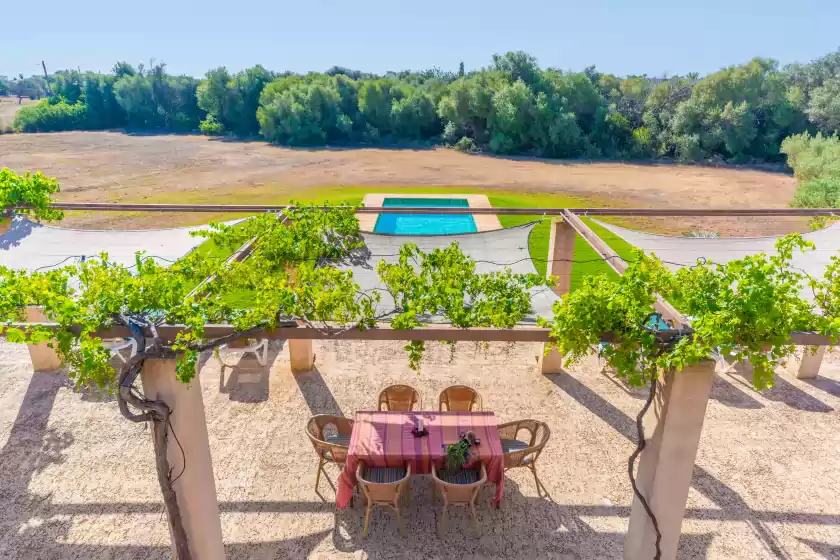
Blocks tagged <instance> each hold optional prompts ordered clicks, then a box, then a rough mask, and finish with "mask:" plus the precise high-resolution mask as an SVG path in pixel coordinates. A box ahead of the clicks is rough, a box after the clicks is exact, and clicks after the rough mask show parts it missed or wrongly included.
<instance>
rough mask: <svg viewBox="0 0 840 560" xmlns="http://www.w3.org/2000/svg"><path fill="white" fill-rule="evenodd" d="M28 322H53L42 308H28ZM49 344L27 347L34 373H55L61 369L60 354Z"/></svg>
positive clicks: (29, 345)
mask: <svg viewBox="0 0 840 560" xmlns="http://www.w3.org/2000/svg"><path fill="white" fill-rule="evenodd" d="M26 321H27V322H29V323H49V322H51V321H50V320H49V319H48V318H47V317H46V316H45V315H44V313H43V311H42V310H41V308H40V307H27V308H26ZM53 342H54V341H53ZM49 344H50V342H39V343H38V344H27V345H26V347H27V349H28V350H29V358H30V359H31V360H32V369H33V370H34V371H55V370H57V369H59V368H60V367H61V360H60V359H59V358H58V354H56V352H55V350H53V349H52V348H50V347H49V346H48V345H49Z"/></svg>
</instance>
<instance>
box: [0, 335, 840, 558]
mask: <svg viewBox="0 0 840 560" xmlns="http://www.w3.org/2000/svg"><path fill="white" fill-rule="evenodd" d="M315 352H316V354H317V361H316V364H317V370H316V371H314V372H311V373H308V374H304V375H298V376H293V375H292V374H291V373H290V372H289V369H288V353H287V351H285V350H283V349H282V348H281V347H280V346H275V347H274V348H273V351H272V356H273V357H276V360H275V362H274V366H273V368H272V369H271V370H270V371H268V370H262V369H261V368H259V366H258V365H257V364H256V362H255V361H252V360H251V359H244V360H241V361H239V362H238V363H237V356H235V355H234V356H228V357H227V358H226V360H227V361H228V362H229V363H231V364H236V365H235V366H234V367H226V368H224V371H223V372H220V369H221V368H220V366H219V364H218V363H217V362H216V361H215V360H214V359H211V360H209V361H208V362H207V363H206V364H205V366H204V368H203V369H202V372H201V377H200V379H201V386H202V391H203V395H204V402H205V407H206V411H207V422H208V426H209V434H210V444H211V450H212V453H213V460H214V466H215V475H216V480H217V489H218V495H219V502H220V506H221V511H222V529H223V533H224V539H225V543H226V547H227V553H228V557H229V558H257V559H269V558H353V559H354V560H355V559H358V558H389V559H390V558H412V559H415V558H441V559H442V558H458V557H460V558H466V559H478V558H538V559H542V558H546V559H547V558H573V559H578V558H593V559H595V558H597V559H601V558H619V557H620V556H621V551H622V543H623V536H624V532H625V531H626V529H627V520H628V516H629V507H630V504H631V495H632V494H631V489H630V485H629V482H628V480H627V474H626V461H627V457H628V455H629V454H630V452H631V451H632V449H633V447H634V445H633V443H632V442H631V438H633V437H634V430H635V428H634V421H633V419H634V416H635V414H636V412H637V411H638V410H639V408H640V407H641V405H642V399H643V396H644V395H643V392H639V391H628V390H627V389H626V388H625V387H624V386H622V385H621V384H619V383H617V382H616V381H614V380H612V379H610V378H609V377H607V376H605V375H601V374H598V373H597V372H596V370H595V368H594V364H583V365H582V366H580V367H577V368H573V369H572V370H571V371H570V373H568V374H559V375H551V376H542V375H540V374H538V372H537V369H536V360H535V356H536V354H537V353H538V352H539V347H537V346H535V345H529V344H520V345H516V346H507V345H491V346H490V348H489V349H488V351H487V353H484V352H483V351H481V350H477V349H476V348H475V347H473V346H472V345H471V344H467V343H462V344H461V345H459V346H458V347H457V350H456V352H455V354H454V360H452V361H450V353H449V349H448V348H445V347H439V346H437V345H435V346H434V347H433V348H431V349H430V351H429V352H428V356H427V358H426V360H425V361H424V363H423V366H422V369H421V372H420V373H419V374H417V373H414V372H411V371H410V370H409V369H408V368H407V363H406V359H405V357H404V355H403V352H402V350H401V349H400V344H397V343H373V342H371V343H361V342H324V343H318V342H316V343H315ZM0 380H2V383H0V446H2V450H0V504H1V505H2V507H1V508H0V558H4V559H5V558H8V559H17V558H21V559H24V558H25V559H29V558H32V559H35V558H37V559H42V558H62V559H63V558H68V559H69V558H85V559H87V558H108V559H117V558H126V559H127V558H131V559H145V558H167V557H168V556H169V547H168V541H169V539H168V531H167V527H166V522H165V518H164V514H163V510H162V505H161V499H160V494H159V491H158V488H157V484H156V481H155V475H154V465H153V457H152V452H151V445H150V441H149V437H150V436H149V432H148V431H147V430H145V429H144V427H143V426H139V425H134V424H131V423H129V422H126V421H125V420H123V419H122V418H121V417H120V416H119V412H118V411H117V407H116V404H115V403H114V402H113V401H108V400H102V399H98V398H96V397H94V396H92V395H89V394H82V393H78V392H74V391H73V390H72V387H70V385H69V384H68V382H67V380H66V379H65V378H64V377H63V376H62V375H61V374H44V373H39V374H35V375H33V374H32V372H31V369H30V366H29V363H28V356H27V353H26V349H25V347H20V346H13V345H9V344H6V343H1V344H0ZM395 382H402V383H409V384H411V385H413V386H415V387H416V388H418V389H419V390H420V391H421V393H422V395H423V398H424V400H425V402H426V403H427V407H431V406H432V404H433V403H435V402H436V399H437V394H438V392H439V391H440V390H441V389H442V388H444V387H446V386H447V385H450V384H453V383H463V384H467V385H471V386H473V387H475V388H477V389H478V390H479V391H480V392H481V393H482V395H483V397H484V403H485V407H486V408H487V409H489V410H493V411H495V412H496V414H497V415H498V417H499V419H500V421H508V420H514V419H517V418H523V417H533V418H537V419H541V420H545V421H546V422H548V424H549V425H550V427H551V429H552V437H551V440H550V441H549V443H548V446H547V447H546V451H545V453H544V454H543V455H542V457H541V458H540V461H539V471H540V476H541V479H542V481H543V483H544V484H545V486H546V487H547V489H548V491H549V493H550V499H547V498H544V499H541V498H539V497H538V496H537V493H536V488H535V486H534V481H533V479H532V478H531V477H530V474H529V473H528V472H527V471H524V472H519V471H511V472H509V473H508V475H507V477H508V478H507V481H506V483H505V496H504V504H503V507H502V509H501V510H493V509H491V508H490V507H489V500H490V494H491V492H489V491H487V492H486V493H485V494H484V496H483V498H482V505H481V507H480V508H479V516H480V522H481V525H482V534H481V536H480V537H479V538H474V537H473V536H472V535H471V533H470V532H469V531H468V529H469V523H468V516H467V515H465V514H464V513H463V512H458V511H457V510H456V513H455V515H453V516H451V517H450V522H449V533H448V536H447V538H445V539H444V540H439V539H438V538H437V536H436V534H435V530H434V524H435V520H436V511H437V509H436V508H435V507H434V506H433V505H432V504H431V501H430V493H429V488H428V481H426V480H422V479H416V480H414V482H413V493H414V499H413V502H412V505H411V506H410V507H409V508H408V512H407V530H408V532H407V535H408V536H407V537H406V538H404V539H403V538H400V537H399V536H398V535H397V532H396V524H395V520H394V518H393V515H392V514H390V513H388V512H387V511H377V512H376V513H375V514H374V517H373V521H372V526H371V534H370V535H369V537H368V538H367V539H363V538H362V536H361V533H362V531H361V528H362V518H363V510H362V508H361V504H360V501H359V500H357V502H356V506H355V507H354V508H348V509H347V510H346V511H344V512H340V513H337V512H336V510H335V506H334V504H333V500H334V496H335V494H334V492H333V490H332V488H330V485H329V483H327V482H325V481H323V480H322V482H321V488H320V496H319V495H317V494H316V493H315V492H314V482H315V467H316V464H317V463H316V458H315V454H314V453H313V451H312V449H311V447H310V445H309V443H308V441H307V440H306V438H305V435H304V431H303V427H304V424H305V422H306V419H307V417H308V416H310V415H311V414H317V413H342V414H345V415H352V414H353V412H354V411H355V410H360V409H369V408H372V407H373V406H374V403H375V399H376V394H377V392H378V391H379V390H380V389H381V388H382V387H384V386H386V385H388V384H391V383H395ZM838 409H840V357H838V356H837V355H835V354H832V355H830V356H829V359H828V361H827V363H826V364H825V365H824V367H823V373H822V375H821V377H820V378H818V379H817V380H814V381H812V382H803V381H798V380H796V379H793V378H792V377H790V376H789V375H787V374H783V375H781V376H780V377H779V379H778V382H777V385H776V387H775V388H774V389H772V390H770V391H765V392H764V393H763V394H759V393H756V392H755V391H753V390H752V389H750V388H749V387H748V386H747V385H746V382H745V381H744V380H743V379H741V378H740V377H737V376H729V375H722V376H720V378H719V379H718V380H717V381H716V383H715V387H714V392H713V400H712V401H711V402H710V404H709V409H708V412H707V418H706V424H705V428H704V434H703V439H702V441H701V445H700V452H699V456H698V460H697V466H696V468H695V473H694V481H693V487H692V490H691V492H690V494H689V500H688V511H687V513H686V520H685V522H684V523H683V531H684V534H683V537H682V539H681V543H680V557H681V558H706V557H708V558H738V559H745V560H748V559H759V558H796V559H800V558H803V559H808V558H813V559H818V558H840V530H838V525H840V456H838V454H837V450H838V449H840V413H838ZM329 472H330V475H331V478H332V479H333V480H335V478H336V475H337V474H338V472H337V470H335V469H334V468H333V469H332V470H330V471H329Z"/></svg>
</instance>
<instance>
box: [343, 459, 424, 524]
mask: <svg viewBox="0 0 840 560" xmlns="http://www.w3.org/2000/svg"><path fill="white" fill-rule="evenodd" d="M356 479H357V480H358V482H359V486H361V487H362V492H363V493H364V496H365V501H366V502H367V509H366V510H365V529H364V532H363V536H365V537H367V534H368V527H369V526H370V514H371V512H373V508H374V507H376V506H386V507H389V508H391V509H393V510H394V511H395V512H397V524H398V528H399V532H400V535H404V534H405V529H404V528H403V520H402V512H401V511H400V498H401V497H402V495H403V494H407V495H408V499H409V500H411V494H410V492H407V491H406V488H408V483H409V481H410V480H411V465H410V464H406V466H405V467H400V468H376V467H370V468H368V467H366V466H365V462H364V461H359V466H358V468H357V469H356Z"/></svg>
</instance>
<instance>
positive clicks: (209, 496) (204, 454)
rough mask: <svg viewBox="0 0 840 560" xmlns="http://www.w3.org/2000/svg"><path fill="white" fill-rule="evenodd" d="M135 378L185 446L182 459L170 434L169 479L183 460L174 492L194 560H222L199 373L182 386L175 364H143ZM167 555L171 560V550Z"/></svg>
mask: <svg viewBox="0 0 840 560" xmlns="http://www.w3.org/2000/svg"><path fill="white" fill-rule="evenodd" d="M140 377H141V379H142V381H143V392H144V394H145V396H146V398H147V399H152V400H161V401H163V402H165V403H166V404H167V406H169V409H170V410H171V411H172V414H171V415H170V417H169V420H170V422H171V424H172V430H173V431H174V434H175V435H176V436H177V437H178V441H179V442H180V443H181V446H182V447H183V448H184V452H183V455H182V454H181V448H180V447H179V446H178V443H177V442H176V441H175V437H174V436H173V434H172V432H170V433H169V445H168V447H167V450H168V458H169V464H170V465H171V467H172V470H173V474H174V476H178V475H179V473H181V469H182V467H183V466H184V461H185V460H186V470H184V471H183V473H184V474H183V475H181V476H180V478H178V480H177V481H176V482H175V484H174V490H175V494H176V496H177V499H178V507H179V508H180V510H181V517H182V518H183V522H184V529H185V531H186V533H187V541H188V543H189V547H190V552H191V553H192V556H193V558H195V559H196V560H217V559H218V560H222V559H224V558H225V549H224V545H223V544H222V523H221V518H220V516H219V502H218V500H217V498H216V480H215V478H214V476H213V459H212V457H211V455H210V443H209V440H208V437H207V420H206V418H205V416H204V401H203V399H202V395H201V382H200V380H199V378H198V375H196V376H195V378H193V380H192V382H190V383H189V384H185V383H181V382H180V381H178V379H177V378H176V377H175V360H146V361H145V362H144V363H143V371H142V372H141V373H140ZM172 557H173V558H175V549H174V546H173V549H172Z"/></svg>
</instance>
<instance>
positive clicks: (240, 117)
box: [196, 66, 274, 136]
mask: <svg viewBox="0 0 840 560" xmlns="http://www.w3.org/2000/svg"><path fill="white" fill-rule="evenodd" d="M273 79H274V75H273V74H272V73H271V72H269V71H268V70H266V69H265V68H263V67H262V66H254V67H253V68H248V69H247V70H243V71H242V72H239V73H237V74H235V75H231V74H230V73H228V71H227V69H226V68H224V67H222V68H216V69H215V70H210V71H209V72H207V76H206V78H205V79H204V80H202V82H201V84H199V86H198V89H197V91H196V96H197V99H198V106H199V107H200V108H201V109H203V110H204V111H206V112H207V114H208V117H213V120H214V122H215V123H217V124H218V125H220V126H222V127H223V129H224V130H227V131H229V132H233V133H234V134H237V135H240V136H253V135H255V134H257V133H258V132H259V122H258V121H257V108H258V107H259V103H260V94H262V91H263V88H264V87H265V85H266V84H268V83H270V82H271V81H272V80H273Z"/></svg>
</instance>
